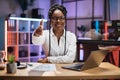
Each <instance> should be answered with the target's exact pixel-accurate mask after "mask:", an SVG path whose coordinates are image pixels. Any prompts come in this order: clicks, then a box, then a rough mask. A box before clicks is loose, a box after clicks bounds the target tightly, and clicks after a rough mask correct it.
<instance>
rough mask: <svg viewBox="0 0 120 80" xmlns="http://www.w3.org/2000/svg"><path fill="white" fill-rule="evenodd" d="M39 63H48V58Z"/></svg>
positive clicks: (40, 60)
mask: <svg viewBox="0 0 120 80" xmlns="http://www.w3.org/2000/svg"><path fill="white" fill-rule="evenodd" d="M38 62H40V63H48V59H47V58H41V59H39V60H38Z"/></svg>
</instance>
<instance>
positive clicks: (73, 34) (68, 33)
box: [66, 31, 76, 38]
mask: <svg viewBox="0 0 120 80" xmlns="http://www.w3.org/2000/svg"><path fill="white" fill-rule="evenodd" d="M66 33H67V36H69V37H74V38H75V37H76V36H75V33H73V32H71V31H67V32H66Z"/></svg>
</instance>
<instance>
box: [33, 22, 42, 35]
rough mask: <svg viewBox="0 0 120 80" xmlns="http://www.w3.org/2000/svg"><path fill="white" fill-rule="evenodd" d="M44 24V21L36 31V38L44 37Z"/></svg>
mask: <svg viewBox="0 0 120 80" xmlns="http://www.w3.org/2000/svg"><path fill="white" fill-rule="evenodd" d="M43 23H44V22H43V20H42V21H40V25H39V26H38V28H37V29H36V30H35V32H34V36H40V35H42V33H43V25H44V24H43Z"/></svg>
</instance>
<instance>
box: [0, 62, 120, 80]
mask: <svg viewBox="0 0 120 80" xmlns="http://www.w3.org/2000/svg"><path fill="white" fill-rule="evenodd" d="M33 65H34V66H32V67H28V68H27V69H22V70H17V73H16V74H7V73H6V70H3V71H0V80H80V79H120V68H118V67H116V66H114V65H112V64H110V63H107V62H103V63H101V65H100V66H99V67H97V68H94V69H89V70H86V71H81V72H79V71H72V70H67V69H62V68H61V66H63V65H68V64H56V68H57V70H56V71H50V72H37V71H36V72H32V73H31V71H30V69H31V68H33V67H35V66H37V65H38V63H33Z"/></svg>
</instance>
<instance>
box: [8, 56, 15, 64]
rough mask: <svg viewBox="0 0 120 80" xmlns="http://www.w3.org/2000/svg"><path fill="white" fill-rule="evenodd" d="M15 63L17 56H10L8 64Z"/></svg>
mask: <svg viewBox="0 0 120 80" xmlns="http://www.w3.org/2000/svg"><path fill="white" fill-rule="evenodd" d="M14 61H15V56H14V55H11V56H9V58H8V62H9V63H13V62H14Z"/></svg>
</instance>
